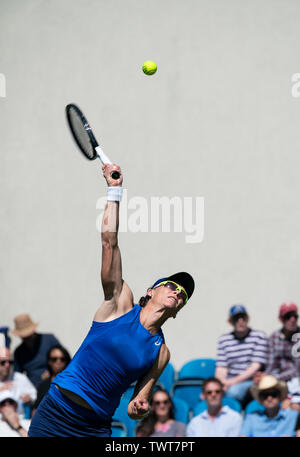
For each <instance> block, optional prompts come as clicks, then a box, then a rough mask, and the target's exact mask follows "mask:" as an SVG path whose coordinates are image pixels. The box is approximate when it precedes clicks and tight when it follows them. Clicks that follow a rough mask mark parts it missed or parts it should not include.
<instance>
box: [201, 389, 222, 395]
mask: <svg viewBox="0 0 300 457" xmlns="http://www.w3.org/2000/svg"><path fill="white" fill-rule="evenodd" d="M220 393H222V390H221V389H216V390H206V391H205V392H204V394H205V395H211V394H220Z"/></svg>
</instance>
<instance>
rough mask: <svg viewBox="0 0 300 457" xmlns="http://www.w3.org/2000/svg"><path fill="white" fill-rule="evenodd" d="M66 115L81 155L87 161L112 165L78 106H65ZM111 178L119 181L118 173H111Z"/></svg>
mask: <svg viewBox="0 0 300 457" xmlns="http://www.w3.org/2000/svg"><path fill="white" fill-rule="evenodd" d="M66 114H67V120H68V123H69V127H70V129H71V132H72V134H73V137H74V140H75V142H76V144H77V146H78V147H79V149H80V151H81V152H82V153H83V155H84V156H85V157H86V158H87V159H88V160H95V159H96V158H98V159H100V160H101V162H102V163H103V164H106V163H108V164H112V162H111V161H110V160H109V158H108V157H107V156H106V155H105V154H104V152H103V151H102V148H101V147H100V146H99V144H98V142H97V140H96V138H95V136H94V134H93V132H92V129H91V127H90V125H89V123H88V121H87V120H86V118H85V117H84V115H83V113H82V111H81V110H80V109H79V108H78V106H76V105H74V104H73V103H71V104H69V105H67V106H66ZM111 177H112V178H113V179H119V178H120V173H119V172H118V171H113V172H112V174H111Z"/></svg>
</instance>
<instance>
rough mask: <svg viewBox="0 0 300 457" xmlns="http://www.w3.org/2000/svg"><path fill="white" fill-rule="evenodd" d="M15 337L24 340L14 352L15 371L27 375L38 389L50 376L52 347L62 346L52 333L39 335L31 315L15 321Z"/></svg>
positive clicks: (18, 317) (25, 315)
mask: <svg viewBox="0 0 300 457" xmlns="http://www.w3.org/2000/svg"><path fill="white" fill-rule="evenodd" d="M14 322H15V329H14V330H12V331H11V333H12V334H13V335H16V336H19V337H20V338H21V339H22V344H20V345H19V346H18V347H17V348H16V350H15V352H14V364H15V370H16V371H19V372H21V373H25V374H26V375H27V377H28V378H29V379H30V381H31V382H32V384H33V385H34V386H35V387H37V386H38V385H39V384H40V382H41V381H42V380H43V379H45V378H46V377H47V376H49V373H48V371H47V353H48V351H49V349H50V348H51V347H52V346H55V345H58V344H59V345H60V342H59V341H58V339H57V338H56V337H55V336H54V335H53V334H52V333H37V332H36V328H37V326H38V325H39V324H38V323H36V322H33V320H32V319H31V317H30V315H29V314H20V315H19V316H16V317H15V319H14Z"/></svg>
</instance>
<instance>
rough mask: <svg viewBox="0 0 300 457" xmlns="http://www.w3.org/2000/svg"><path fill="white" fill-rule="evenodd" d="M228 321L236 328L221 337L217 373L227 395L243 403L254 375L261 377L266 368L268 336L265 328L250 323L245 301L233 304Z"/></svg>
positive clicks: (257, 377)
mask: <svg viewBox="0 0 300 457" xmlns="http://www.w3.org/2000/svg"><path fill="white" fill-rule="evenodd" d="M228 322H229V323H230V324H231V325H232V326H233V329H234V330H233V332H231V333H227V334H225V335H222V336H221V337H220V338H219V340H218V356H217V368H216V373H215V376H216V378H218V379H220V381H221V382H222V384H223V386H224V390H225V391H226V396H228V397H233V398H235V399H236V400H239V401H240V402H242V403H243V400H244V399H245V397H246V394H247V391H248V389H249V387H250V386H251V385H252V384H253V378H254V376H256V381H258V380H259V377H260V371H263V370H264V368H265V364H266V357H267V338H266V335H265V333H264V332H262V331H258V330H253V329H251V328H250V327H248V322H249V315H248V313H247V310H246V308H245V307H244V306H242V305H234V306H232V307H231V308H230V310H229V319H228Z"/></svg>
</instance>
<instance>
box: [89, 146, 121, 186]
mask: <svg viewBox="0 0 300 457" xmlns="http://www.w3.org/2000/svg"><path fill="white" fill-rule="evenodd" d="M95 149H96V152H97V155H98V157H99V159H100V160H101V162H102V163H103V165H105V164H106V163H107V164H109V165H111V164H112V162H111V160H109V158H108V157H107V155H105V154H104V152H103V150H102V148H101V147H100V146H97V147H96V148H95ZM111 177H112V178H113V179H119V178H120V173H119V172H118V171H113V172H112V174H111Z"/></svg>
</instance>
